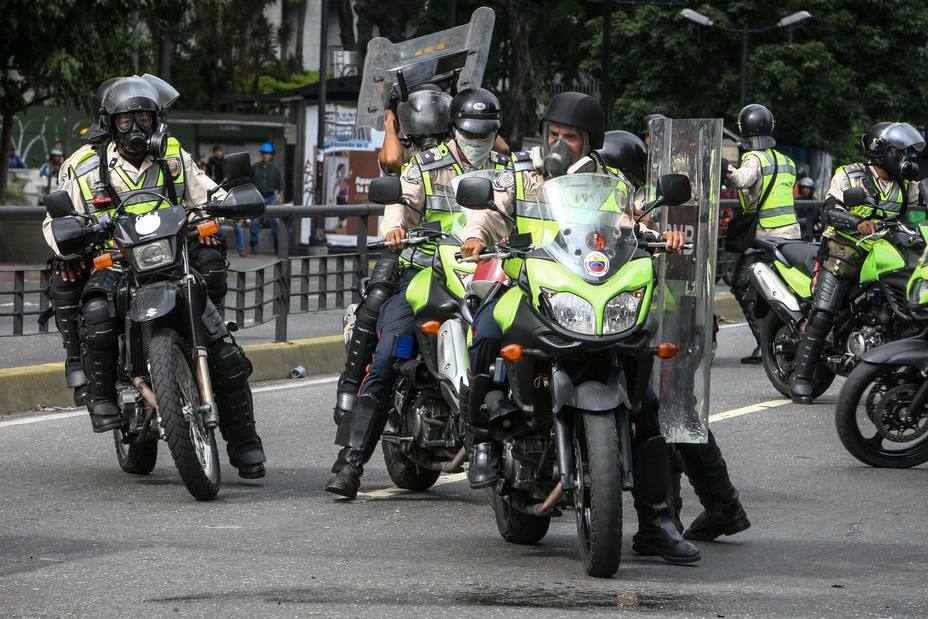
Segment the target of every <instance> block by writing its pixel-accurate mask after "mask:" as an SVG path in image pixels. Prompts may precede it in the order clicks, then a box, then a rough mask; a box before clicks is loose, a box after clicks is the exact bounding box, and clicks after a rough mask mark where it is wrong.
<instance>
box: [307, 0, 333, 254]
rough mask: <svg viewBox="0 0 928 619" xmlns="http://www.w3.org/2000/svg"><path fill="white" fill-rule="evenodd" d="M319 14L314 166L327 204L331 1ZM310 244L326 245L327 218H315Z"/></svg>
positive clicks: (319, 191) (322, 200)
mask: <svg viewBox="0 0 928 619" xmlns="http://www.w3.org/2000/svg"><path fill="white" fill-rule="evenodd" d="M320 5H321V6H320V16H319V116H318V120H317V121H316V163H315V166H314V167H313V171H314V172H315V174H313V178H314V179H315V180H314V182H315V190H316V204H325V187H324V184H325V182H324V181H325V170H324V169H323V168H324V167H325V166H324V164H325V106H326V81H327V80H328V78H329V2H328V0H322V2H321V3H320ZM309 244H310V245H325V218H323V217H315V218H313V236H312V238H311V239H310V242H309Z"/></svg>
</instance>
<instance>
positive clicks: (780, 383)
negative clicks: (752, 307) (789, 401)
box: [760, 310, 835, 399]
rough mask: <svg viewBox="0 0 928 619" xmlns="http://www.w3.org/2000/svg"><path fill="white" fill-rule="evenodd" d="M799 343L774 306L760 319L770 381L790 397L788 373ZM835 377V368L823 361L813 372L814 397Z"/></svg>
mask: <svg viewBox="0 0 928 619" xmlns="http://www.w3.org/2000/svg"><path fill="white" fill-rule="evenodd" d="M798 345H799V342H796V341H794V338H793V336H792V333H791V331H790V328H789V326H788V325H787V324H786V323H784V322H783V321H782V320H780V317H779V316H777V315H776V313H775V312H773V311H772V310H771V311H770V312H769V313H768V314H767V316H766V317H765V318H764V321H763V322H762V323H761V328H760V354H761V358H762V359H763V361H764V371H765V372H766V373H767V378H768V379H770V384H771V385H773V387H774V389H776V390H777V391H779V392H780V393H781V394H783V396H785V397H787V398H788V397H790V395H789V377H790V374H792V372H793V364H794V357H795V354H796V346H798ZM834 381H835V374H834V372H832V371H831V370H829V369H828V368H827V367H825V366H824V365H822V364H821V363H820V364H819V365H818V366H817V367H816V368H815V375H814V376H813V381H812V383H813V384H812V398H813V399H815V398H818V397H820V396H821V395H822V394H823V393H825V392H826V391H828V388H829V387H831V383H833V382H834Z"/></svg>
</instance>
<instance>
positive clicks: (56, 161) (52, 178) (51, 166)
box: [11, 148, 64, 193]
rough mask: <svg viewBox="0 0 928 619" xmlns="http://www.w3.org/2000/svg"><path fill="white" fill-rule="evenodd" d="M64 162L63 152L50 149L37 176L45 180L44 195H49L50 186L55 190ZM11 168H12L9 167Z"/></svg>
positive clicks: (58, 149) (57, 149)
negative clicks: (46, 159)
mask: <svg viewBox="0 0 928 619" xmlns="http://www.w3.org/2000/svg"><path fill="white" fill-rule="evenodd" d="M62 162H64V151H63V150H61V149H60V148H52V149H51V150H50V151H48V161H46V162H45V163H43V164H42V167H41V168H39V176H40V177H41V178H44V179H46V180H45V193H51V191H52V184H53V183H54V186H55V189H57V188H58V171H59V170H61V164H62ZM11 167H12V166H11Z"/></svg>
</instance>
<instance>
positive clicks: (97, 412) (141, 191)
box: [43, 76, 265, 479]
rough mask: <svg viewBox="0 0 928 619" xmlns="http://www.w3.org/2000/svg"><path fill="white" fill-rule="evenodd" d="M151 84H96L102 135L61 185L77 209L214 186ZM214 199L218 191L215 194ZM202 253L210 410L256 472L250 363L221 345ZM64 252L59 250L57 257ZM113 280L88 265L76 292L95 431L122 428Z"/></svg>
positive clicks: (129, 80)
mask: <svg viewBox="0 0 928 619" xmlns="http://www.w3.org/2000/svg"><path fill="white" fill-rule="evenodd" d="M149 78H150V79H149ZM153 80H157V78H152V77H151V76H145V77H144V78H143V77H138V76H132V77H126V78H122V79H120V80H118V81H117V82H115V83H113V84H111V85H110V86H109V87H108V88H107V89H106V92H105V94H104V96H103V100H102V104H101V110H102V113H101V114H100V118H99V126H100V128H101V129H102V130H104V131H105V132H106V133H107V134H108V136H109V141H108V143H106V144H98V145H97V148H96V149H95V150H93V151H90V152H88V153H86V154H85V155H83V156H82V157H81V158H79V159H77V158H74V157H72V158H71V160H72V164H71V168H72V171H71V172H70V177H69V178H68V179H67V180H66V181H65V186H64V187H63V188H64V189H65V190H67V191H68V193H69V194H70V197H71V201H72V203H73V204H74V206H75V208H76V209H77V210H78V211H79V212H85V213H93V212H96V213H98V214H99V213H101V212H104V213H109V214H112V213H113V212H114V210H115V208H116V207H118V206H120V205H121V206H123V207H124V208H125V209H126V210H128V211H130V212H147V211H149V210H151V209H153V208H158V207H160V206H166V205H165V204H164V202H163V201H162V200H159V199H157V198H154V197H153V196H151V194H150V193H149V192H156V193H160V194H162V195H165V196H167V197H169V198H170V199H171V200H175V199H176V202H177V203H178V204H184V205H187V206H189V207H196V206H201V205H203V204H205V203H206V202H207V192H208V191H209V190H210V189H212V188H213V187H215V185H214V183H213V182H212V181H211V180H209V178H208V177H206V176H205V175H204V174H203V173H202V172H200V170H199V168H198V167H197V165H196V163H195V162H194V161H193V159H192V158H191V157H190V155H189V154H188V153H186V152H185V151H183V150H181V148H180V144H179V143H178V142H177V140H175V139H173V138H168V137H167V126H166V125H165V124H164V123H162V122H160V119H161V113H162V111H163V107H164V106H163V102H165V101H168V100H170V101H173V99H174V98H176V91H173V89H170V86H169V85H168V84H166V83H165V82H161V81H160V80H158V82H160V84H157V86H156V85H153V83H152V82H153ZM167 89H170V91H173V92H174V93H175V94H174V96H173V97H167V95H166V93H168V92H170V91H168V90H167ZM223 195H224V193H223V192H221V191H220V192H217V193H216V194H215V197H217V198H222V197H223ZM43 229H44V232H45V238H46V241H47V242H48V244H49V246H50V247H51V248H52V250H54V251H55V253H56V254H59V255H60V252H58V250H57V247H56V246H55V242H54V236H53V235H52V233H51V223H50V220H49V219H46V222H45V223H44V224H43ZM206 249H207V248H195V250H199V254H200V255H199V256H198V257H197V258H194V257H193V256H194V255H196V253H197V251H192V255H191V262H192V263H193V264H194V267H195V268H197V270H198V271H199V272H200V274H201V275H202V276H203V277H204V279H205V280H206V285H207V291H208V293H209V294H208V296H209V302H208V303H207V309H206V311H205V312H204V316H203V320H204V323H205V326H206V332H207V333H208V334H209V339H210V342H209V345H208V350H209V363H210V374H211V377H212V382H213V386H214V388H215V398H216V403H217V404H218V407H219V415H220V424H219V428H220V431H221V432H222V435H223V437H224V438H225V439H226V442H227V443H228V452H229V458H230V461H231V463H232V465H233V466H235V467H237V468H238V469H239V475H240V476H242V477H245V478H249V479H251V478H257V477H263V476H264V465H263V462H264V460H265V456H264V452H263V449H262V446H261V439H260V438H259V437H258V435H257V433H256V432H255V427H254V413H253V410H252V402H251V390H250V388H249V386H248V376H249V375H250V374H251V371H252V367H251V363H250V362H249V361H248V359H247V358H246V357H245V354H244V352H243V351H242V349H241V348H240V347H239V346H238V345H237V344H235V343H234V341H231V338H230V336H229V333H228V330H227V329H226V327H225V323H224V322H223V319H222V316H221V314H220V313H219V311H218V310H217V309H216V302H217V301H221V298H220V297H219V295H220V294H221V295H222V296H224V295H225V288H224V286H225V271H224V268H225V265H224V261H223V263H222V269H221V270H218V269H216V270H214V269H213V267H215V266H217V265H216V264H215V262H216V260H215V256H214V257H213V258H210V257H209V252H206V251H205V250H206ZM217 253H218V252H217ZM204 254H206V256H207V257H206V258H204ZM220 257H221V256H220ZM73 258H75V256H62V259H63V260H71V259H73ZM219 275H221V277H219ZM121 277H122V276H121V274H120V273H119V272H118V271H115V270H113V269H103V270H98V271H95V272H94V273H93V274H92V275H90V277H89V278H88V281H87V283H86V285H85V286H84V289H83V291H82V293H81V298H80V313H81V317H80V329H79V336H80V343H81V359H82V362H83V369H84V373H85V374H86V376H87V379H88V383H89V390H88V397H87V407H88V409H89V410H90V417H91V423H92V425H93V430H94V431H95V432H107V431H109V430H113V429H116V428H119V427H120V426H121V424H122V421H121V419H120V417H119V409H118V407H117V405H116V390H115V387H116V378H117V359H116V338H117V336H118V334H119V332H120V329H121V321H120V319H119V318H120V317H119V316H117V314H116V308H115V306H114V299H115V294H116V289H117V287H118V285H119V283H120V280H121Z"/></svg>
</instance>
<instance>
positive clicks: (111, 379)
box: [82, 346, 122, 433]
mask: <svg viewBox="0 0 928 619" xmlns="http://www.w3.org/2000/svg"><path fill="white" fill-rule="evenodd" d="M82 360H83V363H84V373H85V374H86V376H87V378H88V379H89V380H88V389H87V410H89V411H90V423H91V425H92V426H93V431H94V432H97V433H103V432H109V431H110V430H115V429H117V428H120V427H121V426H122V417H120V416H119V407H118V406H117V405H116V355H115V352H101V351H99V350H95V349H93V348H90V347H89V346H84V348H83V356H82Z"/></svg>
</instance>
